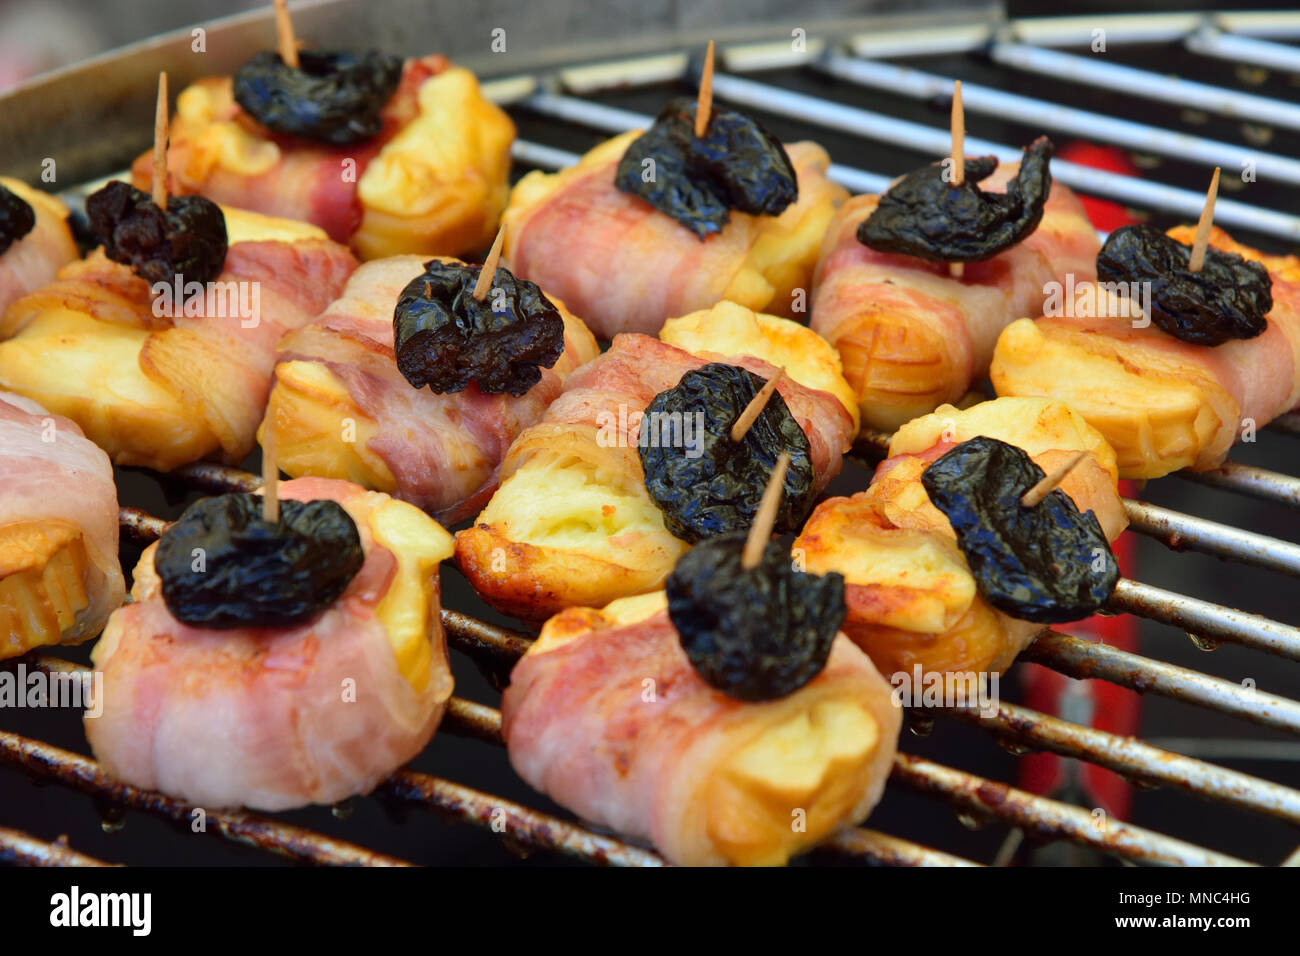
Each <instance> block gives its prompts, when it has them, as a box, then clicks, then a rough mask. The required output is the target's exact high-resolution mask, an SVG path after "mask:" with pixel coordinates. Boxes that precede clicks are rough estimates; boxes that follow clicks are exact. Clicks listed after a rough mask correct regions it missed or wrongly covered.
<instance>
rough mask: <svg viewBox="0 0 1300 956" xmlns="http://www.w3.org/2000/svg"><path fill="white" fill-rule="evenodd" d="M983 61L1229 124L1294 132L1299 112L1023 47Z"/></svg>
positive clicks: (1094, 59) (1007, 46) (1002, 46)
mask: <svg viewBox="0 0 1300 956" xmlns="http://www.w3.org/2000/svg"><path fill="white" fill-rule="evenodd" d="M989 55H990V56H992V58H993V61H994V62H995V63H1000V64H1002V65H1003V66H1006V67H1010V68H1011V69H1014V70H1021V71H1024V72H1029V73H1037V74H1039V75H1041V76H1048V77H1051V78H1052V79H1054V80H1065V81H1067V82H1071V83H1081V84H1083V85H1086V86H1097V87H1101V88H1102V89H1107V90H1113V91H1114V92H1117V93H1123V94H1125V95H1126V96H1138V97H1143V98H1145V99H1149V100H1158V101H1159V102H1162V103H1169V104H1171V105H1173V106H1178V107H1185V106H1189V105H1192V104H1195V107H1196V109H1198V110H1205V111H1207V112H1210V113H1219V114H1221V115H1223V116H1229V117H1232V118H1233V119H1239V120H1252V121H1254V122H1257V123H1266V124H1272V125H1274V126H1285V127H1286V128H1287V129H1300V106H1296V105H1295V104H1293V103H1286V102H1283V101H1282V100H1275V99H1272V98H1270V97H1267V96H1256V95H1255V94H1253V93H1242V92H1239V91H1238V90H1230V89H1225V88H1224V87H1220V86H1210V85H1209V84H1206V83H1197V82H1195V81H1193V80H1183V79H1178V78H1176V77H1170V76H1165V75H1164V74H1162V73H1154V72H1152V71H1151V70H1139V69H1136V68H1135V67H1131V66H1124V65H1123V64H1120V63H1112V62H1109V61H1108V60H1107V59H1106V58H1105V57H1102V56H1076V55H1074V54H1072V53H1061V52H1059V51H1058V50H1045V49H1042V48H1041V47H1036V46H1029V45H1027V44H1023V43H994V44H991V45H990V47H989Z"/></svg>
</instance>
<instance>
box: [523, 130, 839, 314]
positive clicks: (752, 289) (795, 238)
mask: <svg viewBox="0 0 1300 956" xmlns="http://www.w3.org/2000/svg"><path fill="white" fill-rule="evenodd" d="M639 135H640V132H639V131H633V132H630V133H624V134H622V135H620V136H616V137H614V138H613V139H611V140H608V141H606V142H604V143H601V144H600V145H599V146H597V147H595V148H594V149H592V150H591V151H590V152H588V153H587V154H586V155H585V156H583V157H582V159H581V160H579V162H578V163H577V165H575V166H572V167H570V168H568V169H563V170H560V171H559V172H556V173H546V172H542V171H540V170H539V171H534V172H531V173H529V174H528V175H527V176H525V177H524V178H523V179H521V180H520V181H519V183H518V184H517V185H516V186H515V188H514V190H513V191H512V192H511V194H510V204H509V206H508V207H507V208H506V211H505V215H504V217H503V222H504V224H505V226H506V240H505V247H504V250H503V255H504V257H505V259H506V261H507V262H508V263H509V265H510V269H511V271H512V272H514V273H515V275H518V276H522V277H523V278H525V279H531V280H532V281H533V282H536V283H537V284H538V285H540V286H541V287H542V288H544V289H546V290H547V291H549V292H553V293H555V294H556V295H558V296H559V297H560V298H562V299H563V300H564V301H565V302H567V303H569V306H570V307H571V308H572V309H573V310H574V311H576V312H577V313H578V314H579V315H581V316H583V318H584V319H586V321H587V324H588V325H589V326H590V327H591V329H592V331H593V332H595V333H596V335H597V336H599V337H600V338H606V339H608V338H613V337H614V336H615V335H617V334H619V333H621V332H643V333H646V334H648V335H654V334H655V333H657V332H658V331H659V329H660V328H661V327H662V326H663V324H664V322H665V321H666V320H667V319H668V318H670V317H672V316H679V315H684V314H686V313H688V312H694V311H698V310H700V309H707V308H710V307H711V306H713V305H715V304H717V303H718V302H722V301H731V302H735V303H738V304H739V305H742V306H744V307H746V308H749V309H753V310H754V311H759V312H766V313H772V314H776V315H785V316H789V315H792V314H794V313H793V310H794V309H795V308H799V307H800V306H799V305H798V301H797V297H802V293H803V290H806V289H807V288H808V284H809V281H810V279H811V277H812V270H813V266H814V265H815V264H816V262H817V253H818V249H819V248H820V244H821V238H822V234H823V233H824V232H825V231H826V226H827V224H828V223H829V222H830V220H831V216H832V215H833V214H834V212H835V208H836V207H837V206H838V205H839V204H840V203H841V202H842V201H843V200H844V198H845V196H846V195H847V193H846V192H845V191H844V190H843V189H842V188H841V187H839V186H837V185H836V184H834V183H832V182H831V181H830V180H829V179H827V178H826V170H827V169H828V168H829V166H830V157H829V156H828V155H827V154H826V151H825V150H824V149H822V148H821V147H820V146H818V145H817V144H816V143H791V144H789V145H787V147H786V149H787V151H788V153H789V155H790V161H791V163H793V165H794V167H795V174H796V176H797V178H798V186H799V198H798V199H797V200H796V201H795V202H794V203H792V204H791V205H790V206H789V207H787V208H786V209H785V211H784V212H782V213H781V214H780V215H779V216H750V215H747V214H745V213H741V212H738V211H736V210H732V212H731V218H730V221H729V222H728V223H727V225H726V226H725V227H724V228H723V229H722V231H721V232H719V233H716V234H714V235H712V236H710V237H709V238H708V239H706V240H704V241H700V239H698V238H697V237H696V236H695V234H694V233H693V232H691V231H690V230H689V229H687V228H686V227H685V226H682V225H681V224H680V223H677V222H675V221H674V220H673V219H671V218H670V217H669V216H667V215H665V214H664V213H662V212H659V211H658V210H657V209H655V208H654V207H653V206H651V205H650V204H649V203H647V202H645V201H644V200H642V199H640V198H639V197H636V196H632V195H629V194H628V193H624V192H621V191H619V190H618V189H617V188H616V187H615V185H614V173H615V170H616V169H617V167H618V163H619V160H620V159H622V157H623V154H624V153H625V152H626V151H627V148H628V146H629V145H630V144H631V143H632V141H633V140H634V139H636V138H637V137H638V136H639ZM796 290H798V291H796Z"/></svg>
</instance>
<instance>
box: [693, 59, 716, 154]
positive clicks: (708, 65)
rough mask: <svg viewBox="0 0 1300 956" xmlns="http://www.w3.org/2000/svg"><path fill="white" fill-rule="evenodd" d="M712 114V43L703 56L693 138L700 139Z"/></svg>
mask: <svg viewBox="0 0 1300 956" xmlns="http://www.w3.org/2000/svg"><path fill="white" fill-rule="evenodd" d="M711 112H713V41H712V40H710V41H709V50H708V52H707V53H705V54H704V70H703V72H701V73H700V99H699V102H698V103H697V104H696V108H695V138H696V139H701V138H703V136H704V132H705V130H707V129H708V128H709V114H710V113H711Z"/></svg>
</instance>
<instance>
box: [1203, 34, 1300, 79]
mask: <svg viewBox="0 0 1300 956" xmlns="http://www.w3.org/2000/svg"><path fill="white" fill-rule="evenodd" d="M1183 45H1184V46H1186V47H1187V49H1189V50H1191V51H1192V52H1193V53H1197V54H1199V55H1201V56H1212V57H1215V58H1217V59H1220V60H1233V61H1235V62H1240V63H1249V64H1250V65H1251V66H1262V67H1267V68H1269V69H1273V70H1285V71H1287V72H1290V73H1300V49H1297V48H1296V47H1293V46H1287V45H1286V44H1285V43H1274V42H1272V41H1271V40H1256V39H1254V38H1253V37H1241V36H1233V35H1232V34H1231V33H1224V32H1223V31H1222V30H1217V29H1215V28H1214V27H1210V26H1206V27H1202V28H1201V29H1200V30H1197V31H1196V32H1194V33H1192V34H1190V35H1189V36H1188V37H1187V38H1186V39H1185V40H1184V41H1183Z"/></svg>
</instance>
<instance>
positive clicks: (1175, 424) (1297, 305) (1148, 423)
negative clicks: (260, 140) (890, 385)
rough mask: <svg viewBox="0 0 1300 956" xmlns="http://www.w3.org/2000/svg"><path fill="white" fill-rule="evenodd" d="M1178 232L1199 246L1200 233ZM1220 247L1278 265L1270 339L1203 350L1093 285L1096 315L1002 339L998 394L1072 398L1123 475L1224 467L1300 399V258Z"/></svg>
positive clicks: (1083, 292) (1058, 318) (1082, 290)
mask: <svg viewBox="0 0 1300 956" xmlns="http://www.w3.org/2000/svg"><path fill="white" fill-rule="evenodd" d="M1169 235H1170V236H1172V237H1173V238H1175V239H1177V240H1178V241H1179V242H1183V243H1186V244H1189V245H1190V244H1191V242H1192V240H1193V238H1194V236H1195V228H1194V227H1191V226H1183V227H1179V228H1177V229H1171V230H1170V231H1169ZM1210 244H1211V245H1212V246H1213V247H1214V248H1216V249H1222V250H1224V251H1225V252H1234V253H1236V254H1237V255H1240V256H1242V257H1244V258H1246V259H1252V260H1255V261H1257V262H1260V263H1262V264H1263V265H1264V266H1265V268H1267V269H1268V272H1269V277H1270V278H1271V279H1272V281H1273V309H1272V311H1271V312H1269V314H1268V328H1267V329H1266V330H1265V331H1264V333H1263V334H1262V335H1258V336H1256V337H1255V338H1252V339H1233V340H1230V341H1228V342H1225V343H1224V344H1222V345H1218V346H1214V347H1210V346H1205V345H1193V344H1191V343H1188V342H1183V341H1180V340H1178V339H1176V338H1174V337H1173V336H1171V335H1169V334H1168V333H1166V332H1163V331H1161V330H1160V329H1158V328H1157V327H1156V326H1155V325H1153V324H1149V323H1146V324H1144V320H1139V321H1138V322H1136V323H1135V321H1134V318H1133V317H1131V315H1130V312H1131V309H1130V307H1129V303H1128V302H1127V301H1126V300H1124V299H1121V298H1117V297H1116V296H1115V295H1114V291H1113V290H1112V289H1108V288H1107V287H1106V283H1099V284H1097V285H1095V286H1092V285H1089V286H1083V287H1079V288H1077V289H1076V301H1080V300H1084V299H1086V300H1087V302H1088V307H1087V308H1086V309H1080V308H1065V309H1063V310H1062V311H1066V312H1069V313H1071V314H1069V315H1053V316H1050V317H1045V318H1040V319H1037V320H1032V319H1021V320H1019V321H1017V322H1015V323H1013V324H1012V325H1010V326H1008V327H1007V329H1006V331H1004V332H1003V333H1002V336H1001V338H999V339H998V344H997V350H996V352H995V353H994V355H993V365H992V369H991V370H990V377H991V378H992V380H993V385H994V387H995V388H996V389H997V392H998V394H999V395H1040V396H1046V397H1049V398H1054V399H1057V400H1059V401H1063V402H1066V403H1068V404H1069V405H1070V407H1071V408H1073V409H1075V411H1077V412H1078V413H1079V414H1080V415H1082V416H1083V417H1084V418H1085V419H1087V420H1088V423H1089V424H1090V425H1092V426H1093V427H1094V428H1096V429H1097V430H1098V431H1100V432H1101V433H1102V434H1103V435H1105V436H1106V440H1107V441H1109V442H1110V444H1111V445H1112V446H1113V447H1114V449H1115V453H1116V455H1117V456H1118V460H1119V473H1120V476H1121V477H1124V478H1158V477H1160V476H1161V475H1167V474H1169V473H1170V472H1171V471H1177V470H1178V469H1180V468H1191V469H1193V470H1195V471H1204V470H1206V469H1210V468H1215V467H1217V466H1218V465H1219V464H1220V463H1222V461H1223V460H1224V458H1226V457H1227V454H1228V449H1229V448H1230V447H1231V446H1232V443H1233V442H1234V441H1236V440H1237V436H1238V435H1239V434H1240V433H1241V431H1242V429H1243V428H1250V429H1256V428H1262V427H1264V425H1266V424H1268V422H1270V421H1271V420H1272V419H1274V418H1276V417H1277V416H1278V415H1281V414H1282V413H1284V412H1287V411H1290V410H1291V409H1292V408H1295V407H1296V405H1297V403H1300V259H1297V258H1296V257H1295V256H1267V255H1263V254H1262V253H1260V252H1258V251H1256V250H1254V249H1251V248H1249V247H1248V246H1243V245H1240V244H1239V243H1236V242H1234V241H1233V240H1232V239H1231V238H1230V237H1229V236H1228V234H1227V233H1225V232H1224V231H1223V230H1221V229H1218V228H1215V229H1213V230H1212V231H1211V233H1210ZM1065 305H1067V306H1072V305H1074V303H1065ZM1080 313H1087V314H1086V315H1085V314H1080Z"/></svg>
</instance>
